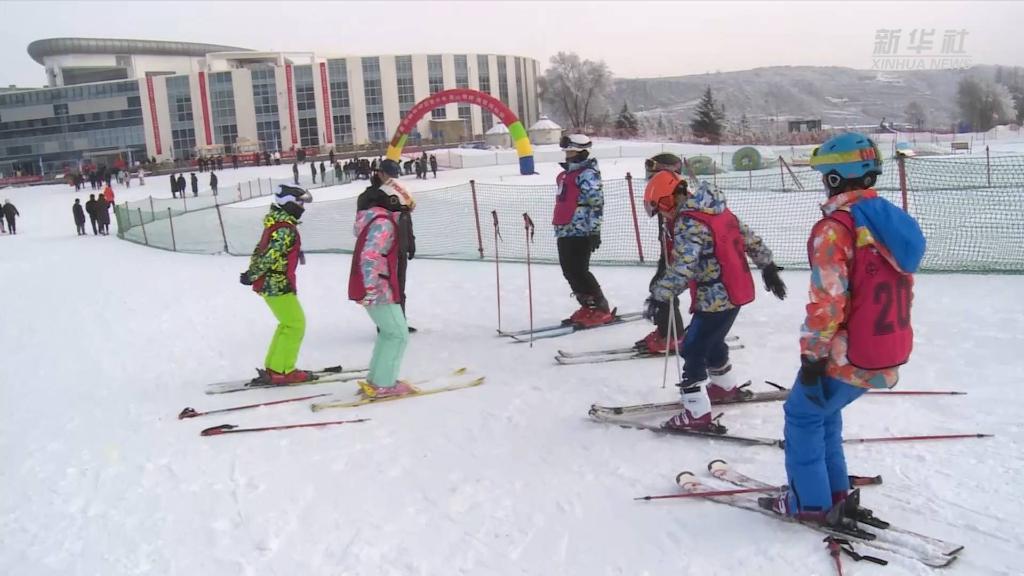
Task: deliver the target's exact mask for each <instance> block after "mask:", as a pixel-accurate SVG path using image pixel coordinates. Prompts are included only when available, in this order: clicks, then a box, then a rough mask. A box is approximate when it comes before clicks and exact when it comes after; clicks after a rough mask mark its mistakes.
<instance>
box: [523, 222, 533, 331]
mask: <svg viewBox="0 0 1024 576" xmlns="http://www.w3.org/2000/svg"><path fill="white" fill-rule="evenodd" d="M523 222H524V224H525V226H526V292H527V297H528V298H529V303H530V348H533V272H532V271H531V269H530V264H531V263H530V242H531V241H532V240H533V233H534V230H535V229H534V226H533V220H532V219H530V215H529V214H527V213H526V212H523Z"/></svg>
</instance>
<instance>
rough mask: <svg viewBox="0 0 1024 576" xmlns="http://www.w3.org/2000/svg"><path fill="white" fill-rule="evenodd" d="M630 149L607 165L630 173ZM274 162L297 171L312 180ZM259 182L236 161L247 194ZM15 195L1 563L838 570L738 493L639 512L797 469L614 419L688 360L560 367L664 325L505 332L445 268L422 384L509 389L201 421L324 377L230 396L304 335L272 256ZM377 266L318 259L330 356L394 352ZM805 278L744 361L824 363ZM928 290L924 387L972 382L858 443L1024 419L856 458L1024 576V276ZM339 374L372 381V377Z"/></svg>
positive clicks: (921, 331) (470, 274) (969, 557)
mask: <svg viewBox="0 0 1024 576" xmlns="http://www.w3.org/2000/svg"><path fill="white" fill-rule="evenodd" d="M634 161H635V162H636V163H639V159H632V160H631V162H634ZM615 165H616V163H612V162H609V164H608V165H607V166H605V165H604V164H603V166H604V169H605V171H606V173H608V172H612V173H613V172H614V170H615V168H614V166H615ZM501 168H503V167H494V168H489V169H482V171H449V172H445V173H443V174H442V177H441V178H439V182H441V181H448V182H455V181H465V180H466V179H468V178H470V177H476V178H481V179H482V178H497V177H501V173H499V172H488V170H490V171H494V170H500V169H501ZM630 169H633V168H632V167H630ZM258 170H262V171H264V172H266V174H262V173H261V175H262V176H263V177H266V176H268V175H271V173H273V174H272V175H273V176H275V177H282V176H286V175H287V174H288V173H289V170H290V169H289V168H288V167H273V168H262V169H258ZM504 170H505V171H504V174H506V175H507V174H508V173H509V168H508V167H504ZM545 170H546V169H545ZM255 171H256V169H244V170H239V171H238V174H237V175H234V174H233V173H232V171H228V170H226V171H224V172H223V176H222V177H221V182H222V186H226V185H228V184H230V183H231V182H230V181H232V180H242V179H245V178H248V177H250V176H249V175H248V174H249V173H250V172H255ZM612 177H614V176H612ZM532 178H538V177H532ZM165 179H166V178H160V177H156V178H154V179H151V180H148V181H147V186H146V187H145V188H138V187H137V186H135V187H133V188H131V189H130V190H128V191H124V190H123V189H119V190H118V201H123V200H126V199H131V198H139V197H145V196H146V195H148V194H150V193H154V191H162V195H166V186H167V184H166V183H164V180H165ZM408 182H409V183H410V185H411V186H424V187H430V185H432V184H433V181H432V180H431V181H428V182H426V183H423V182H417V181H415V180H413V179H410V180H408ZM161 186H162V187H163V188H161ZM350 187H353V190H355V191H358V190H359V189H361V187H362V185H350ZM346 188H347V187H346ZM324 193H325V194H326V193H327V191H325V192H324ZM337 193H338V194H348V193H354V192H352V190H349V191H345V190H338V191H337ZM4 194H5V195H6V196H7V197H9V198H11V200H12V202H14V203H15V204H16V205H17V206H18V208H19V210H21V212H22V214H23V217H22V218H21V219H20V220H19V224H18V225H19V228H20V230H21V232H22V233H21V234H19V235H17V236H13V237H12V236H0V270H2V271H3V274H2V277H0V280H2V281H0V301H2V302H3V303H4V305H3V312H2V316H0V318H2V321H3V323H2V326H3V328H2V329H0V350H2V351H3V353H2V354H3V356H2V358H3V363H2V368H0V405H2V406H3V409H4V417H3V418H2V419H0V455H2V456H3V460H4V466H3V467H0V486H2V490H0V494H2V496H0V574H10V575H18V576H20V575H31V576H37V575H38V576H48V575H61V576H64V575H78V574H82V575H85V574H89V575H92V574H104V575H120V574H211V575H222V574H223V575H228V574H231V575H234V574H252V575H263V574H303V575H335V574H345V575H350V574H352V575H354V574H359V575H363V574H365V575H406V574H423V575H435V574H436V575H453V574H466V575H470V574H472V575H480V574H502V575H505V574H509V575H512V574H529V575H535V574H536V575H550V574H628V575H634V574H637V575H639V574H650V575H661V574H700V575H702V576H707V575H713V574H724V575H730V576H736V575H741V574H821V575H825V574H831V573H832V567H831V564H830V560H829V558H828V557H827V555H826V553H825V551H824V549H823V546H822V545H821V543H820V539H819V538H816V537H815V535H814V534H813V533H811V532H809V531H806V530H805V529H803V528H801V527H798V526H787V525H783V524H781V523H778V522H775V521H773V520H771V519H769V518H763V517H759V516H754V515H752V514H749V513H747V512H744V511H740V510H735V509H731V508H728V507H724V506H720V505H717V504H714V503H710V502H684V501H674V502H673V501H669V502H664V503H658V504H652V503H637V502H633V501H632V500H631V498H632V497H634V496H641V495H645V494H657V493H668V492H673V491H674V488H675V487H674V484H673V478H674V476H675V474H676V473H677V472H679V471H680V470H682V469H691V470H694V471H698V472H700V471H702V470H703V467H704V465H705V464H706V463H707V461H708V460H710V459H712V458H716V457H724V458H726V459H728V460H729V461H731V462H732V463H733V464H734V465H736V466H737V467H739V468H741V469H744V470H746V471H748V472H749V473H751V474H754V475H759V476H761V477H763V478H764V479H766V480H770V481H775V482H782V481H784V471H783V467H782V453H781V452H780V451H779V450H777V449H773V448H752V447H742V446H735V445H731V444H726V443H722V442H718V441H706V440H689V439H679V438H662V437H658V436H655V435H652V434H647V433H643V432H638V431H631V430H623V429H618V428H613V427H608V426H604V425H601V424H597V423H593V422H590V421H589V420H588V419H587V417H586V412H587V408H588V407H589V406H590V404H591V403H594V402H601V403H606V404H610V403H624V402H633V401H659V400H670V399H673V398H674V395H675V393H674V389H673V387H672V386H671V383H670V384H669V387H668V388H666V389H662V388H661V383H662V369H663V365H662V363H661V362H660V361H658V360H644V361H634V362H624V363H615V364H605V365H599V366H578V367H558V366H555V365H554V363H553V362H552V359H551V358H552V356H553V355H554V353H555V351H556V350H557V349H558V348H565V349H574V350H582V349H587V348H593V347H603V346H617V345H622V344H623V343H629V342H632V341H634V340H636V339H639V338H640V337H641V336H643V334H644V333H645V332H646V331H648V330H649V329H650V327H649V326H648V325H641V324H639V323H637V324H631V325H626V326H621V327H615V328H608V329H603V330H601V331H595V332H591V333H585V334H580V335H576V336H571V337H567V338H562V339H555V340H548V341H543V342H538V343H537V344H536V345H535V347H534V348H533V349H532V350H531V349H530V348H528V347H527V346H525V345H516V344H511V343H508V342H506V341H504V340H501V339H498V338H497V337H494V336H492V335H493V333H494V328H495V325H496V311H495V303H494V269H493V264H479V263H474V262H442V261H420V260H415V261H413V262H412V264H411V266H410V279H409V283H410V284H409V298H410V300H409V314H410V321H411V323H412V324H413V325H414V326H417V327H418V328H420V329H421V331H420V333H419V334H416V335H414V336H413V337H412V339H411V342H410V346H409V350H408V354H407V357H406V362H405V365H404V368H403V373H404V375H406V376H408V377H411V378H414V379H417V378H422V377H427V376H431V375H434V374H438V373H441V372H444V371H446V370H447V369H449V368H452V367H456V366H469V367H471V368H474V369H476V370H479V371H484V372H486V374H487V377H488V380H487V383H486V384H485V385H484V386H482V387H480V388H476V389H472V390H467V391H461V392H456V393H451V394H444V395H440V396H434V397H430V398H420V399H411V400H407V401H401V402H398V403H394V404H390V405H380V406H371V407H364V408H360V409H353V410H339V411H334V412H330V411H328V412H322V413H318V414H312V413H311V412H310V411H309V410H308V409H307V408H306V407H305V405H303V404H299V405H290V406H280V407H273V408H265V409H261V410H257V411H252V412H248V413H245V412H243V413H239V414H237V415H231V416H228V417H220V416H212V417H207V418H202V419H195V420H186V421H178V420H177V419H176V415H177V413H178V411H180V409H181V408H183V407H185V406H193V407H195V408H197V409H213V408H219V407H225V406H230V405H234V404H242V403H248V402H253V401H259V400H271V399H279V398H286V397H290V396H299V395H305V394H307V393H314V389H315V387H308V388H302V389H297V390H284V391H281V390H276V391H253V392H247V393H241V394H235V395H225V396H207V395H205V394H203V386H204V384H205V383H207V382H211V381H218V380H224V379H230V378H236V377H242V376H245V375H247V374H249V373H250V371H251V369H252V367H254V366H258V365H259V364H260V363H261V362H262V359H263V354H264V352H265V346H266V344H267V342H268V341H269V338H270V334H271V332H272V330H273V328H274V323H273V320H272V317H271V315H270V313H269V312H268V310H267V309H266V307H265V306H264V305H263V303H262V302H261V301H260V299H259V298H257V297H256V296H255V295H253V294H252V293H251V292H249V291H248V290H247V289H246V288H244V287H242V286H240V285H238V284H237V275H238V272H239V271H240V270H241V269H243V268H244V267H245V265H246V262H245V259H243V258H233V257H227V256H196V255H185V254H175V253H169V252H164V251H160V250H153V249H147V248H145V247H142V246H137V245H134V244H130V243H127V242H122V241H119V240H117V239H116V238H115V237H108V238H97V237H93V236H91V235H90V236H89V237H87V238H77V237H75V236H74V235H73V233H72V231H73V229H74V228H73V225H72V222H71V214H70V205H71V202H72V199H73V198H74V197H75V194H74V192H73V191H68V189H67V188H66V187H63V186H50V187H39V188H25V189H16V190H5V191H4ZM79 195H80V196H82V197H83V198H84V197H87V195H88V194H87V193H86V194H84V195H83V194H79ZM768 242H769V244H770V237H769V238H768ZM348 263H349V259H348V257H347V256H344V255H311V256H310V257H309V258H308V264H307V265H306V266H305V267H303V268H301V269H300V271H299V285H300V286H299V287H300V298H301V300H302V303H303V305H304V307H305V310H306V313H307V317H308V329H307V335H306V343H305V345H304V347H303V352H302V355H301V357H300V362H301V364H302V365H303V366H308V367H318V366H322V365H327V364H335V363H338V362H341V363H344V364H347V365H365V363H366V362H367V361H368V358H369V354H370V350H371V348H372V343H373V336H374V331H373V327H372V324H371V322H370V321H369V319H368V318H367V317H366V314H365V312H364V311H363V310H361V309H360V308H359V307H358V306H356V305H354V304H352V303H350V302H348V301H347V299H346V297H345V288H344V285H345V282H346V280H347V273H348ZM596 273H597V276H598V278H599V279H600V280H601V281H602V283H603V284H604V286H605V290H606V293H607V294H608V297H609V299H610V300H611V301H612V303H613V305H618V306H619V307H620V308H621V309H624V310H634V309H638V308H639V307H640V304H641V303H642V302H643V299H644V297H645V291H646V287H647V282H648V280H649V277H650V274H651V270H650V269H646V268H601V269H598V270H597V271H596ZM533 278H534V285H533V290H534V295H535V298H536V301H535V303H534V311H535V315H536V318H537V319H538V321H543V320H549V319H555V318H560V317H563V316H565V315H566V314H568V313H569V312H570V311H571V310H572V308H573V301H572V300H571V299H570V298H569V295H568V292H569V291H568V288H567V287H566V285H565V282H564V280H563V279H562V278H561V274H560V272H559V270H558V269H557V267H553V266H540V267H535V268H534V271H533ZM784 278H785V280H786V281H787V283H788V284H789V286H790V289H791V293H792V296H791V297H790V298H789V299H788V300H786V301H785V302H778V301H776V300H774V299H773V298H771V297H770V296H768V295H766V294H764V293H761V294H759V297H758V299H757V301H756V302H755V303H754V304H752V305H751V306H750V307H748V308H746V309H745V310H744V312H743V313H742V314H741V315H740V317H739V320H738V322H737V325H736V327H735V329H734V333H735V334H738V335H739V336H740V337H741V338H742V339H743V341H744V342H745V343H746V346H747V347H746V349H744V350H741V351H737V352H735V353H734V355H733V362H734V364H735V365H736V366H737V368H738V370H739V371H740V374H741V375H745V376H746V377H749V378H753V379H755V380H757V379H770V380H774V381H778V382H784V383H788V382H790V381H791V380H792V378H793V376H794V374H795V370H796V368H797V366H798V357H797V337H798V336H797V331H798V326H799V324H800V321H801V320H802V316H801V315H802V309H803V304H804V297H803V294H804V293H805V288H804V286H805V285H806V283H807V275H806V273H803V272H794V273H791V272H788V271H787V272H785V273H784ZM501 279H502V286H503V288H504V290H503V294H502V296H503V298H502V301H503V304H504V310H503V320H504V326H505V327H506V328H517V327H521V326H523V325H525V323H526V271H525V268H524V267H523V266H520V265H503V267H502V276H501ZM917 286H918V289H917V293H916V299H915V310H914V312H915V327H916V329H917V336H918V338H917V346H916V350H915V354H914V357H913V359H912V361H911V363H910V364H909V365H908V366H907V367H906V369H905V370H904V371H903V382H902V384H901V385H902V386H903V387H904V388H907V389H910V388H913V389H949V388H955V389H963V390H967V391H969V393H970V394H969V395H967V396H961V397H948V398H942V397H938V398H917V399H907V398H904V399H900V398H864V399H862V400H860V401H858V402H857V403H856V404H855V405H854V406H853V407H851V408H850V409H849V410H848V411H847V414H846V426H847V435H848V436H850V437H854V436H858V437H861V436H882V435H888V434H914V433H947V432H949V433H951V432H975V431H979V432H993V433H996V434H997V437H996V438H993V439H987V440H968V441H955V442H937V443H918V444H901V445H896V444H894V445H865V446H853V447H850V448H849V449H848V456H849V458H850V461H851V471H853V472H855V473H860V474H882V475H883V476H884V477H885V481H886V483H885V485H883V486H882V487H878V488H871V489H868V490H866V492H865V495H864V498H865V503H866V504H868V505H869V506H871V507H873V508H875V509H876V510H877V511H879V512H880V513H881V514H884V515H885V516H886V517H888V518H889V519H890V520H893V521H895V522H899V523H901V524H904V525H906V526H907V527H910V528H913V529H917V530H920V531H925V532H929V533H932V534H934V535H936V536H940V537H943V538H947V539H950V540H957V541H960V542H962V543H964V544H966V545H967V550H966V551H965V552H964V553H963V558H962V559H961V560H960V561H958V563H957V564H955V565H954V566H953V567H951V568H950V569H948V570H946V573H947V574H957V575H961V574H962V575H974V574H1007V575H1009V574H1017V573H1019V572H1020V568H1019V566H1020V564H1021V562H1022V561H1024V552H1022V550H1024V528H1022V526H1021V524H1020V521H1019V519H1020V518H1021V517H1022V516H1024V500H1022V499H1021V498H1020V496H1019V482H1018V481H1017V477H1018V476H1019V475H1020V473H1021V471H1022V470H1024V453H1022V452H1021V450H1020V445H1021V442H1022V441H1024V427H1022V426H1021V424H1020V422H1021V418H1020V414H1021V413H1022V411H1024V400H1022V399H1021V396H1020V395H1019V394H1018V393H1017V387H1019V386H1020V384H1021V382H1022V380H1024V361H1022V360H1021V358H1020V356H1019V352H1015V351H1019V350H1020V349H1021V347H1022V346H1024V334H1022V333H1021V330H1020V326H1021V325H1022V322H1024V303H1022V302H1021V299H1020V298H1019V294H1020V292H1021V291H1022V290H1024V278H1022V277H1019V276H985V277H982V276H968V275H926V276H922V277H920V278H919V280H918V284H917ZM323 388H324V390H327V391H331V392H337V393H338V394H339V396H342V397H345V396H348V395H350V394H351V393H352V391H353V390H354V388H355V386H354V385H353V384H351V383H350V384H344V383H339V384H329V385H323ZM724 412H725V413H726V415H725V417H724V421H725V423H726V424H727V425H729V426H730V427H731V428H732V429H733V430H735V431H737V432H746V433H751V434H758V435H766V436H772V437H778V436H780V435H781V427H782V413H781V405H778V404H769V405H760V406H743V407H734V408H727V409H725V410H724ZM352 417H367V418H371V419H372V421H371V422H368V423H365V424H359V425H352V426H342V427H338V428H329V429H322V430H294V431H287V432H275V433H266V434H254V435H237V436H226V437H213V438H202V437H200V436H199V435H198V432H199V431H200V430H201V429H203V428H205V427H207V426H212V425H216V424H221V423H234V424H239V425H247V426H259V425H265V424H285V423H297V422H304V421H323V420H332V419H340V418H352ZM848 569H849V572H851V573H854V574H857V575H870V574H885V575H900V574H928V573H931V571H930V570H928V569H925V568H923V567H921V566H918V565H914V564H912V563H909V562H905V561H902V560H899V559H894V560H893V563H892V564H891V565H890V566H889V567H888V568H885V569H882V568H878V567H874V566H871V565H867V564H863V563H862V564H857V565H855V566H852V567H851V566H848Z"/></svg>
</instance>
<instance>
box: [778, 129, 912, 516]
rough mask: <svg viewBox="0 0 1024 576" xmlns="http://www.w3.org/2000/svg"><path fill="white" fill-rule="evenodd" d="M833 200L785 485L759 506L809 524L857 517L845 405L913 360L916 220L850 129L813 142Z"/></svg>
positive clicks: (815, 258)
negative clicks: (886, 188) (882, 188)
mask: <svg viewBox="0 0 1024 576" xmlns="http://www.w3.org/2000/svg"><path fill="white" fill-rule="evenodd" d="M810 163H811V167H812V168H813V169H815V170H817V171H818V172H821V174H822V180H823V182H824V183H825V187H826V188H827V190H828V200H827V201H826V202H825V203H824V204H823V205H822V207H821V212H822V215H823V217H822V218H821V219H820V220H819V221H818V222H817V223H816V224H815V225H814V227H813V228H812V229H811V234H810V238H809V239H808V241H807V255H808V261H809V263H810V268H811V275H810V278H811V284H810V301H809V302H808V304H807V316H806V318H805V320H804V324H803V327H802V328H801V334H800V370H799V372H798V373H797V377H796V381H795V383H794V385H793V392H791V393H790V395H789V398H787V399H786V403H785V405H784V410H785V414H786V418H785V420H786V424H785V439H786V474H787V475H788V476H789V491H787V492H786V493H784V494H783V495H782V496H780V497H773V498H764V499H762V505H764V506H766V507H771V508H772V509H774V510H775V511H776V512H779V513H781V514H788V515H791V516H796V517H797V518H800V519H801V520H804V521H811V522H820V523H823V524H829V525H838V526H843V525H847V524H849V523H850V522H851V521H856V520H857V516H858V510H857V500H858V499H856V498H850V502H848V503H847V502H846V498H847V495H848V492H849V490H850V483H849V478H848V476H847V470H846V457H845V455H844V454H843V419H842V409H843V408H844V407H845V406H846V405H848V404H850V403H851V402H853V401H854V400H856V399H857V398H859V397H860V396H861V395H862V394H863V393H864V392H865V391H866V390H867V389H869V388H882V389H888V388H892V387H893V386H895V385H896V382H897V380H898V378H899V373H898V370H899V368H898V367H899V366H900V365H902V364H905V363H906V362H907V360H908V359H909V358H910V351H911V348H912V344H913V330H912V328H911V325H910V305H911V300H912V297H913V286H914V279H913V273H914V272H916V271H917V269H918V266H919V265H920V263H921V258H922V257H923V256H924V251H925V239H924V236H923V235H922V233H921V229H920V227H919V226H918V224H917V222H916V221H915V220H914V219H913V218H912V217H910V216H909V215H908V214H907V213H905V212H904V211H902V210H900V209H899V208H897V207H896V206H894V205H893V204H891V203H890V202H889V201H887V200H885V199H884V198H880V197H879V196H878V194H877V193H876V192H875V190H874V189H873V188H872V186H874V183H875V180H876V179H877V178H878V176H880V175H881V174H882V156H881V154H880V153H879V151H878V147H877V146H876V145H875V143H874V142H873V141H872V140H871V139H870V138H868V137H867V136H864V135H863V134H858V133H854V132H849V133H845V134H840V135H838V136H834V137H833V138H831V139H829V140H828V141H827V142H825V143H824V144H822V145H821V146H820V147H818V148H816V149H815V150H814V152H813V153H812V155H811V161H810Z"/></svg>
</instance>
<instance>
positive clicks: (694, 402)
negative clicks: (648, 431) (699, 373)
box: [661, 379, 726, 434]
mask: <svg viewBox="0 0 1024 576" xmlns="http://www.w3.org/2000/svg"><path fill="white" fill-rule="evenodd" d="M706 384H707V379H703V380H689V379H684V380H683V382H680V383H679V386H680V388H682V389H683V411H682V412H680V413H679V414H676V415H675V416H673V417H672V418H669V419H668V420H667V421H665V423H664V424H662V425H661V427H662V428H670V429H672V430H684V431H694V432H712V433H714V434H725V432H726V428H725V426H722V425H721V424H719V423H718V422H716V421H715V419H714V418H712V417H711V400H710V399H709V398H708V394H707V392H706V391H705V390H704V385H706Z"/></svg>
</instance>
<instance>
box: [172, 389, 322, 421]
mask: <svg viewBox="0 0 1024 576" xmlns="http://www.w3.org/2000/svg"><path fill="white" fill-rule="evenodd" d="M321 396H330V392H325V393H323V394H314V395H312V396H302V397H300V398H288V399H286V400H274V401H273V402H259V403H258V404H246V405H245V406H232V407H231V408H221V409H220V410H210V411H208V412H196V410H195V408H185V409H184V410H182V411H181V412H180V413H179V414H178V420H184V419H185V418H195V417H196V416H206V415H208V414H221V413H223V412H235V411H236V410H248V409H249V408H259V407H260V406H273V405H275V404H287V403H289V402H301V401H302V400H310V399H313V398H319V397H321Z"/></svg>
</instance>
